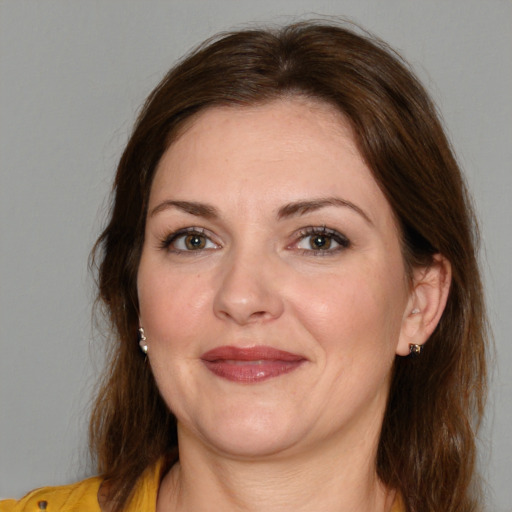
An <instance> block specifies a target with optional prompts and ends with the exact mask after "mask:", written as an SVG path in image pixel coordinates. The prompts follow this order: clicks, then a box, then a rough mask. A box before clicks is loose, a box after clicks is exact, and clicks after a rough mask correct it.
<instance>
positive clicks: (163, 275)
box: [0, 23, 486, 512]
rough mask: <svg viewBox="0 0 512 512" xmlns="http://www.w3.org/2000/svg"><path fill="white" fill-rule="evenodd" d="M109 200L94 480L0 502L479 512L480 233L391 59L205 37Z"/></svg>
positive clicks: (403, 74) (320, 36) (265, 34)
mask: <svg viewBox="0 0 512 512" xmlns="http://www.w3.org/2000/svg"><path fill="white" fill-rule="evenodd" d="M114 192H115V198H114V204H113V209H112V212H111V218H110V222H109V224H108V226H107V228H106V229H105V231H104V232H103V234H102V235H101V237H100V239H99V241H98V243H97V246H96V251H95V254H96V258H97V260H98V261H99V262H100V264H99V289H100V291H99V297H100V299H101V301H102V303H103V304H104V306H105V308H106V312H107V314H108V315H109V318H110V320H111V323H112V327H113V333H114V335H113V340H114V344H113V345H112V348H111V352H110V356H111V359H110V367H109V370H108V372H107V374H106V375H105V378H104V381H103V384H102V387H101V389H100V392H99V394H98V398H97V402H96V407H95V408H94V412H93V417H92V420H91V430H90V432H91V447H92V450H93V453H94V455H95V456H96V457H97V462H98V469H99V473H100V474H101V477H97V478H93V479H89V480H87V481H85V482H81V483H79V484H75V485H73V486H67V487H62V488H57V489H42V490H39V491H35V492H33V493H31V494H29V495H28V496H27V497H26V498H24V499H23V500H21V501H20V502H18V503H15V502H5V503H4V504H3V505H2V506H1V507H2V508H1V509H0V510H34V509H35V510H37V507H38V508H39V509H40V510H43V509H45V508H47V509H48V510H59V509H63V510H64V509H65V510H95V511H98V510H109V511H120V510H130V511H131V510H157V511H181V510H194V511H201V510H223V511H224V510H273V511H278V510H279V511H280V510H293V511H299V510H322V511H331V510H332V511H342V510H358V511H414V512H420V511H439V510H443V511H469V510H477V509H478V506H479V505H478V492H477V491H478V487H477V485H476V484H477V482H476V477H475V472H474V463H475V442H474V436H475V428H476V427H478V421H479V418H480V417H481V414H482V410H483V403H484V394H485V377H486V372H485V350H484V349H485V316H484V305H483V300H482V290H481V283H480V279H479V274H478V267H477V263H476V256H475V255H476V239H475V238H476V235H475V233H476V227H475V223H474V218H473V214H472V211H471V208H470V204H469V200H468V196H467V193H466V190H465V186H464V183H463V180H462V178H461V174H460V171H459V169H458V167H457V164H456V161H455V159H454V157H453V154H452V152H451V149H450V146H449V143H448V141H447V139H446V137H445V135H444V133H443V130H442V127H441V124H440V122H439V120H438V118H437V115H436V112H435V108H434V107H433V105H432V103H431V102H430V100H429V99H428V97H427V95H426V93H425V91H424V90H423V88H422V87H421V86H420V84H419V83H418V82H417V80H416V79H415V78H414V76H413V75H412V74H411V72H410V71H409V70H408V69H407V67H406V66H405V64H404V63H403V62H401V60H400V59H399V58H398V57H397V56H396V55H395V54H393V52H392V51H391V50H390V49H389V48H387V47H386V45H384V44H383V43H382V42H380V41H376V40H374V39H371V38H370V37H368V36H365V35H359V34H356V33H354V32H352V31H351V30H347V29H346V28H342V27H339V26H328V25H321V24H315V23H304V24H296V25H292V26H288V27H285V28H283V29H280V30H277V31H266V30H250V31H242V32H237V33H232V34H227V35H224V36H221V37H220V38H218V39H216V40H214V41H211V42H208V43H206V44H205V45H204V46H203V47H201V48H200V49H198V50H197V51H196V52H195V53H193V54H192V55H191V56H189V57H188V58H187V59H185V60H184V61H183V62H181V63H180V64H179V65H178V66H177V67H175V68H174V69H172V70H171V71H170V72H169V74H168V75H167V76H166V77H165V78H164V80H163V81H162V82H161V84H160V85H159V86H158V87H157V88H156V89H155V91H154V92H153V93H152V94H151V95H150V97H149V98H148V100H147V102H146V105H145V106H144V109H143V110H142V112H141V114H140V116H139V119H138V121H137V123H136V126H135V129H134V132H133V134H132V136H131V139H130V141H129V143H128V146H127V148H126V150H125V152H124V154H123V156H122V158H121V161H120V164H119V167H118V171H117V176H116V180H115V184H114ZM137 339H138V343H137Z"/></svg>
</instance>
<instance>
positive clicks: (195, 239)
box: [185, 233, 206, 251]
mask: <svg viewBox="0 0 512 512" xmlns="http://www.w3.org/2000/svg"><path fill="white" fill-rule="evenodd" d="M185 247H186V248H187V249H188V250H189V251H195V250H198V249H204V248H205V247H206V237H205V236H204V235H200V234H198V233H192V234H191V235H188V236H186V237H185Z"/></svg>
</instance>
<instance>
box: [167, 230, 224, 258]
mask: <svg viewBox="0 0 512 512" xmlns="http://www.w3.org/2000/svg"><path fill="white" fill-rule="evenodd" d="M194 234H197V235H201V236H204V237H205V238H206V239H207V240H209V241H210V242H211V243H213V244H214V245H215V246H216V248H220V243H219V242H218V241H216V240H215V236H214V234H213V233H212V232H211V231H209V230H207V229H205V228H201V227H196V226H189V227H186V228H180V229H177V230H175V231H173V232H171V233H169V234H168V235H166V236H165V237H163V238H162V239H161V240H160V243H159V247H160V248H161V249H164V250H167V251H170V252H175V253H180V254H182V253H195V252H197V253H200V252H201V251H209V250H212V248H211V247H208V248H203V249H197V250H196V251H194V250H188V251H187V250H183V249H177V248H172V244H173V243H174V242H176V240H178V239H179V238H181V237H184V236H187V235H194Z"/></svg>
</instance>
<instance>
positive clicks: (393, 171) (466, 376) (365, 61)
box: [90, 22, 486, 512]
mask: <svg viewBox="0 0 512 512" xmlns="http://www.w3.org/2000/svg"><path fill="white" fill-rule="evenodd" d="M290 95H291V96H293V95H303V96H306V97H310V98H315V99H318V100H322V101H325V102H327V103H329V104H330V105H332V106H334V107H335V108H337V109H338V110H339V111H340V112H341V113H342V114H343V116H344V118H345V119H346V120H347V121H348V122H349V123H350V124H351V126H352V128H353V133H354V135H355V138H356V142H357V145H358V148H359V151H360V153H361V155H362V156H363V158H364V160H365V162H366V164H367V165H368V167H369V169H370V170H371V172H372V173H373V176H374V178H375V180H376V182H377V183H378V185H379V186H380V188H381V190H382V192H383V193H384V195H385V196H386V198H387V200H388V202H389V204H390V205H391V207H392V209H393V211H394V214H395V217H396V220H397V224H398V226H399V228H400V231H401V237H402V252H403V257H404V261H405V264H406V268H408V269H409V270H410V269H412V268H414V267H415V266H418V265H428V264H429V263H430V262H431V261H432V256H433V255H434V254H436V253H440V254H442V255H444V256H445V257H446V258H447V259H448V260H449V261H450V263H451V266H452V272H453V280H452V285H451V289H450V294H449V297H448V302H447V305H446V309H445V311H444V314H443V316H442V318H441V320H440V323H439V325H438V327H437V329H436V330H435V332H434V333H433V334H432V336H431V337H430V339H429V340H428V342H427V344H426V346H425V349H424V351H423V353H422V355H421V358H416V359H410V358H406V357H398V356H397V357H396V360H395V364H394V369H393V376H392V382H391V387H390V394H389V399H388V405H387V409H386V413H385V417H384V422H383V425H382V431H381V436H380V440H379V446H378V455H377V460H376V471H377V474H378V476H379V478H380V479H381V480H382V482H383V483H384V484H385V485H387V486H389V487H391V488H395V489H397V491H398V492H399V493H401V495H402V497H403V500H404V502H405V506H406V509H407V511H409V512H433V511H436V512H437V511H440V510H442V511H443V512H455V511H457V512H469V511H472V510H477V506H478V499H477V498H478V493H477V492H474V490H475V489H476V486H475V432H476V429H477V428H478V423H479V420H480V418H481V416H482V413H483V406H484V399H485V391H486V366H485V347H486V320H485V309H484V303H483V294H482V287H481V281H480V277H479V270H478V264H477V257H476V254H477V245H478V237H477V226H476V222H475V219H474V215H473V212H472V208H471V203H470V200H469V197H468V194H467V191H466V187H465V184H464V181H463V178H462V176H461V173H460V170H459V168H458V165H457V162H456V160H455V158H454V155H453V152H452V150H451V147H450V144H449V142H448V140H447V137H446V136H445V133H444V131H443V128H442V125H441V123H440V121H439V118H438V115H437V113H436V109H435V107H434V105H433V104H432V102H431V100H430V99H429V97H428V95H427V93H426V92H425V90H424V89H423V87H422V86H421V84H420V83H419V82H418V80H417V79H416V78H415V76H414V74H413V73H412V72H411V70H410V69H409V68H408V66H407V65H406V64H405V63H404V62H403V61H402V59H401V58H400V57H399V56H398V55H397V54H396V53H394V52H393V51H392V50H391V49H390V48H389V47H388V46H387V45H386V44H385V43H383V42H381V41H379V40H377V39H376V38H373V37H371V36H369V35H367V34H365V33H360V32H357V33H356V32H355V31H354V30H353V29H347V28H345V27H342V26H338V25H326V24H322V23H314V22H304V23H298V24H294V25H289V26H286V27H283V28H280V29H276V30H244V31H240V32H233V33H229V34H223V35H221V36H218V37H217V38H215V39H213V40H211V41H208V42H206V43H205V44H204V45H202V46H201V47H200V48H199V49H197V50H196V51H195V52H193V53H192V54H191V55H190V56H188V57H187V58H186V59H184V60H183V61H181V62H180V63H179V64H178V65H177V66H176V67H174V68H173V69H171V71H170V72H169V73H168V74H167V75H166V76H165V77H164V79H163V80H162V81H161V83H160V84H159V85H158V86H157V88H156V89H155V90H154V91H153V92H152V93H151V95H150V96H149V98H148V99H147V101H146V103H145V105H144V107H143V109H142V111H141V113H140V115H139V117H138V119H137V122H136V124H135V127H134V130H133V133H132V135H131V138H130V140H129V142H128V145H127V147H126V149H125V151H124V153H123V155H122V157H121V160H120V162H119V166H118V169H117V174H116V178H115V182H114V188H113V194H114V198H113V205H112V210H111V215H110V221H109V223H108V225H107V227H106V229H105V230H104V231H103V233H102V234H101V236H100V238H99V239H98V242H97V244H96V246H95V249H94V252H93V258H95V260H94V261H96V262H97V265H98V284H99V299H100V302H101V303H102V304H103V305H104V308H105V311H106V313H107V315H108V318H109V320H110V322H111V326H112V332H113V334H112V345H111V347H110V352H109V357H110V359H109V365H108V369H107V371H106V373H105V375H104V379H103V381H102V385H101V387H100V389H99V392H98V396H97V399H96V403H95V407H94V410H93V414H92V419H91V424H90V441H91V450H92V453H93V454H94V455H95V457H96V461H97V463H98V469H99V471H100V472H101V473H102V474H103V475H104V476H105V478H107V479H109V481H110V484H111V489H112V496H113V497H114V499H115V501H116V503H117V507H118V510H121V508H122V507H123V505H124V504H125V503H126V502H127V500H128V499H129V496H130V491H131V489H132V488H133V485H134V483H135V481H136V480H137V478H138V477H139V476H140V474H141V473H142V471H143V470H144V469H145V468H146V467H147V466H148V465H150V464H152V463H154V462H155V461H156V460H157V459H159V458H161V457H162V456H163V455H169V454H173V453H174V454H175V456H178V455H177V434H176V422H175V419H174V417H173V415H172V413H171V412H170V411H169V410H168V408H167V407H166V405H165V404H164V402H163V400H162V399H161V397H160V395H159V392H158V389H157V387H156V385H155V382H154V379H153V376H152V374H151V371H150V368H149V365H148V364H147V363H146V362H145V360H144V357H143V356H142V354H141V353H140V352H139V348H138V345H137V328H138V302H137V292H136V277H137V269H138V264H139V260H140V255H141V250H142V245H143V240H144V226H145V218H146V210H147V202H148V196H149V191H150V187H151V183H152V179H153V175H154V173H155V168H156V166H157V164H158V162H159V160H160V159H161V157H162V155H163V153H164V152H165V151H166V149H167V148H168V147H169V146H170V145H171V144H172V142H173V140H174V139H175V137H176V136H177V135H178V133H179V132H180V129H182V128H183V125H184V123H185V122H186V121H187V120H189V121H190V119H191V116H194V114H196V113H198V112H200V111H202V110H204V109H206V108H209V107H214V106H220V105H222V106H225V105H236V106H241V107H243V106H248V105H254V104H261V103H265V102H268V101H271V100H273V99H276V98H280V97H285V96H290Z"/></svg>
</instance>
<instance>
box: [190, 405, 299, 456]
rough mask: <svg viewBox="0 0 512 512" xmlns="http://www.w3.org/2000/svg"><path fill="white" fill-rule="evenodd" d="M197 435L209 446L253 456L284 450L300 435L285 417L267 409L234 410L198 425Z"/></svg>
mask: <svg viewBox="0 0 512 512" xmlns="http://www.w3.org/2000/svg"><path fill="white" fill-rule="evenodd" d="M194 430H196V431H197V435H198V436H199V437H200V438H201V439H202V440H203V442H205V443H206V444H208V445H209V446H210V447H211V448H212V449H213V450H215V451H217V452H219V453H223V454H224V455H227V456H231V457H236V458H257V457H266V456H271V455H275V454H277V453H280V452H286V451H288V450H289V449H290V448H291V447H292V446H293V445H294V444H295V442H296V439H297V438H298V437H300V433H298V432H297V431H296V427H295V428H294V425H292V424H291V422H290V420H289V417H288V418H286V417H284V415H282V414H271V413H269V412H268V411H266V412H262V411H259V412H258V413H256V411H252V412H251V413H249V412H246V413H245V414H244V412H242V411H240V410H238V411H237V413H235V414H233V415H229V414H225V415H222V417H220V418H217V419H216V420H215V421H214V424H210V423H209V422H208V424H203V425H198V426H197V427H196V429H194Z"/></svg>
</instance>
